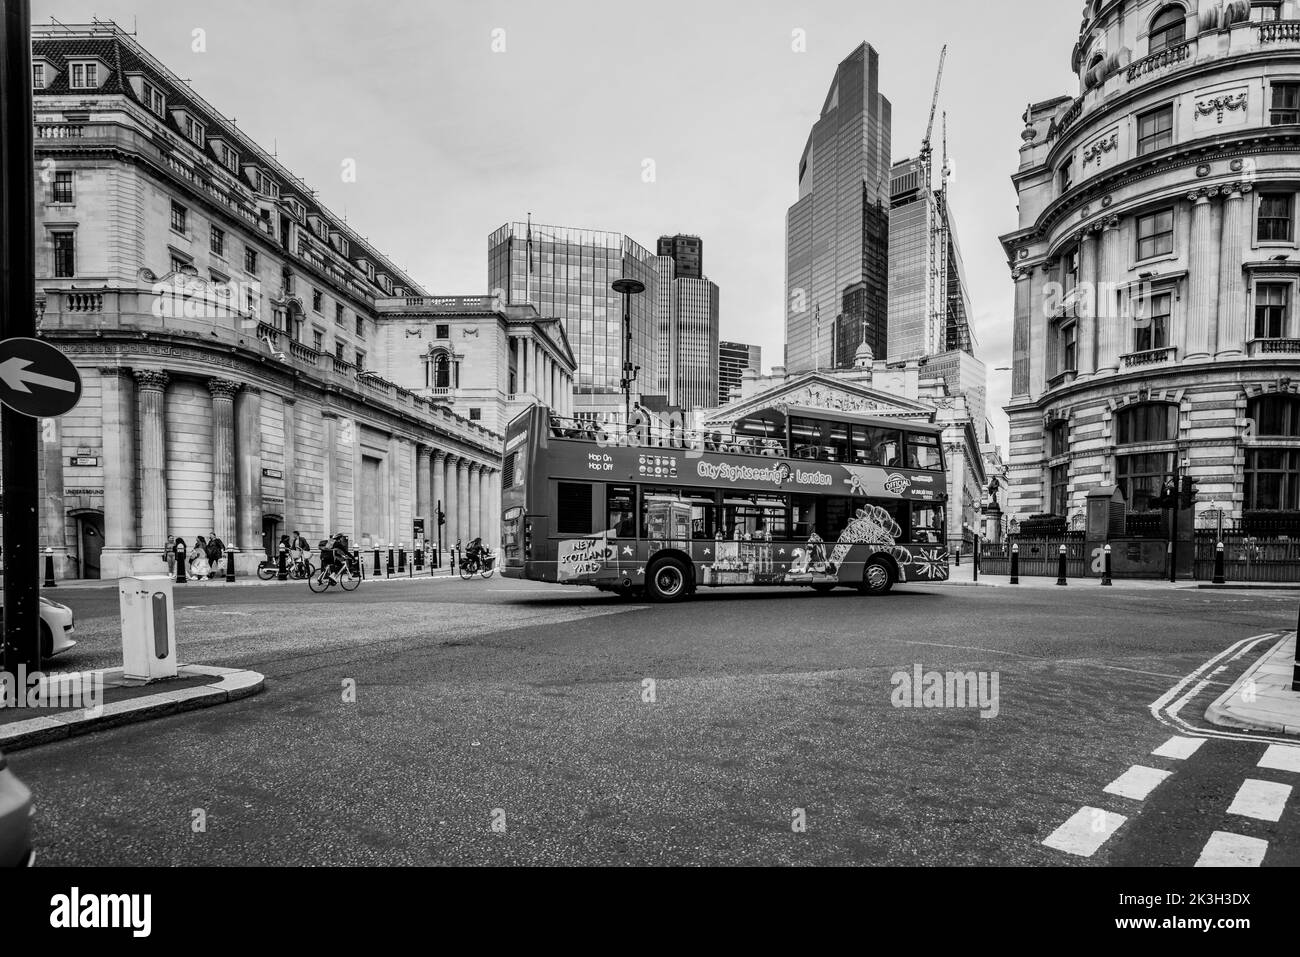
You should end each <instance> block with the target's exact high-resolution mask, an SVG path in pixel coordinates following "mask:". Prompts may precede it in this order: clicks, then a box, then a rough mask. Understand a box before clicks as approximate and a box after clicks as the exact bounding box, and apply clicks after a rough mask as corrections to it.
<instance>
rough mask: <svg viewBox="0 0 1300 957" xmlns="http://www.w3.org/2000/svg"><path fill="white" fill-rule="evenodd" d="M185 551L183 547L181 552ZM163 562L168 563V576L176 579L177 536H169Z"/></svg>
mask: <svg viewBox="0 0 1300 957" xmlns="http://www.w3.org/2000/svg"><path fill="white" fill-rule="evenodd" d="M184 551H185V548H184V546H183V545H182V547H181V552H182V553H184ZM163 561H165V562H166V563H167V576H168V577H169V578H175V577H176V536H175V535H168V536H167V547H166V548H164V549H163Z"/></svg>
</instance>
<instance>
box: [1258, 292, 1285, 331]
mask: <svg viewBox="0 0 1300 957" xmlns="http://www.w3.org/2000/svg"><path fill="white" fill-rule="evenodd" d="M1290 299H1291V287H1290V286H1289V285H1288V284H1286V283H1282V282H1262V283H1260V284H1259V285H1258V286H1256V287H1255V338H1256V339H1283V338H1285V337H1286V333H1287V328H1288V326H1289V323H1288V321H1287V320H1288V318H1289V316H1288V313H1289V312H1290V305H1291V303H1290Z"/></svg>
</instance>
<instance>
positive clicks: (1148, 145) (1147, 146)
mask: <svg viewBox="0 0 1300 957" xmlns="http://www.w3.org/2000/svg"><path fill="white" fill-rule="evenodd" d="M1173 142H1174V108H1173V106H1162V107H1160V109H1158V110H1151V111H1150V112H1147V113H1143V114H1141V115H1140V116H1139V117H1138V156H1145V155H1146V154H1148V153H1154V152H1156V151H1157V150H1162V149H1164V148H1165V147H1167V146H1172V145H1173Z"/></svg>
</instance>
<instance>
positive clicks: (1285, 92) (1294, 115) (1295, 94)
mask: <svg viewBox="0 0 1300 957" xmlns="http://www.w3.org/2000/svg"><path fill="white" fill-rule="evenodd" d="M1268 118H1269V122H1270V123H1272V124H1273V125H1274V126H1285V125H1287V124H1289V123H1300V83H1274V84H1273V102H1272V105H1271V108H1270V109H1269V113H1268Z"/></svg>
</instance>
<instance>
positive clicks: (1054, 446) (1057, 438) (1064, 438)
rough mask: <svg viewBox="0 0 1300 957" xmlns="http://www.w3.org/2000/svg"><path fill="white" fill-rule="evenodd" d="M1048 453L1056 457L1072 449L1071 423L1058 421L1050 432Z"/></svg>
mask: <svg viewBox="0 0 1300 957" xmlns="http://www.w3.org/2000/svg"><path fill="white" fill-rule="evenodd" d="M1047 451H1048V455H1049V456H1050V457H1051V458H1056V457H1057V456H1058V455H1065V454H1066V453H1067V452H1069V451H1070V425H1069V423H1068V422H1056V423H1054V424H1053V425H1052V427H1051V429H1050V430H1049V432H1048V446H1047Z"/></svg>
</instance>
